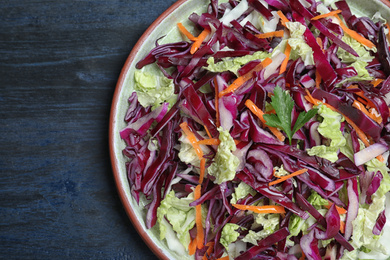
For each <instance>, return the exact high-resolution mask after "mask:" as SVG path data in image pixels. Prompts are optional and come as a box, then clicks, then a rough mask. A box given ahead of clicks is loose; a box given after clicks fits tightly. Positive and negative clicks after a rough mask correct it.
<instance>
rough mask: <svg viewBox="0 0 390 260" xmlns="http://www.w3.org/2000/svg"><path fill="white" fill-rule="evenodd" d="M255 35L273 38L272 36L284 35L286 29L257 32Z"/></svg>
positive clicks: (261, 37) (262, 37)
mask: <svg viewBox="0 0 390 260" xmlns="http://www.w3.org/2000/svg"><path fill="white" fill-rule="evenodd" d="M255 36H256V37H257V38H260V39H266V38H272V37H283V36H284V30H279V31H274V32H267V33H261V34H256V35H255Z"/></svg>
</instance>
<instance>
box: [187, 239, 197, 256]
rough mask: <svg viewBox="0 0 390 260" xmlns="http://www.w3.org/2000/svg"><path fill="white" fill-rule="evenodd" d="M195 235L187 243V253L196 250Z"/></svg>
mask: <svg viewBox="0 0 390 260" xmlns="http://www.w3.org/2000/svg"><path fill="white" fill-rule="evenodd" d="M196 245H197V243H196V237H195V238H194V239H192V240H191V242H190V244H189V245H188V254H189V255H194V254H195V252H196Z"/></svg>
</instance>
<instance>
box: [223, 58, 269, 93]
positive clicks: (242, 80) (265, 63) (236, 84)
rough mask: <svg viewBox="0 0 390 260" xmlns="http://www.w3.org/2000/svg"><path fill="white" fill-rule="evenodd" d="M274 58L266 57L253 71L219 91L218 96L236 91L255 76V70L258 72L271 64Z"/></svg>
mask: <svg viewBox="0 0 390 260" xmlns="http://www.w3.org/2000/svg"><path fill="white" fill-rule="evenodd" d="M271 62H272V60H271V59H270V58H268V57H267V58H265V59H264V60H263V61H262V62H260V63H259V64H257V65H256V66H255V67H254V68H253V69H252V70H251V71H249V72H248V73H246V74H244V75H242V76H240V77H238V78H237V79H236V80H235V81H233V83H232V84H230V85H229V86H228V87H227V88H226V89H224V90H222V91H221V92H219V94H218V96H219V97H223V96H224V95H226V94H229V93H230V92H233V91H235V90H236V89H238V88H239V87H241V86H242V85H243V84H244V83H245V82H247V81H248V80H250V79H251V78H252V77H253V73H254V72H258V71H260V70H262V69H263V68H265V67H267V66H268V65H269V64H271Z"/></svg>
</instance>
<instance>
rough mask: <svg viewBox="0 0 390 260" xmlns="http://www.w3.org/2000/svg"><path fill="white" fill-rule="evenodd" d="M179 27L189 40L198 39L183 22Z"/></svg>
mask: <svg viewBox="0 0 390 260" xmlns="http://www.w3.org/2000/svg"><path fill="white" fill-rule="evenodd" d="M177 27H178V28H179V30H180V32H181V33H182V34H184V35H185V36H186V37H187V38H188V39H189V40H191V41H196V37H195V36H194V35H192V33H190V32H189V31H188V30H187V29H186V28H185V27H184V25H183V24H182V23H178V24H177Z"/></svg>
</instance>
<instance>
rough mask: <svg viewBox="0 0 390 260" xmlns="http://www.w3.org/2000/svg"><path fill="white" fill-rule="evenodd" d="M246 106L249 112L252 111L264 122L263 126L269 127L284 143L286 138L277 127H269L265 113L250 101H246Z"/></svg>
mask: <svg viewBox="0 0 390 260" xmlns="http://www.w3.org/2000/svg"><path fill="white" fill-rule="evenodd" d="M245 106H246V107H247V108H249V110H250V111H252V113H253V114H255V115H256V116H257V117H258V118H259V119H260V120H261V122H263V124H265V125H266V126H267V127H268V129H269V130H270V131H271V132H272V133H273V134H274V135H275V136H276V137H277V138H278V139H279V141H281V142H284V140H285V139H286V137H285V136H284V135H283V134H282V132H280V131H279V129H277V128H276V127H272V126H268V125H267V122H266V121H265V119H264V117H263V115H264V112H263V111H262V110H261V109H260V108H258V107H257V106H256V105H255V104H254V103H253V102H252V101H251V100H250V99H248V100H246V101H245Z"/></svg>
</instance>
